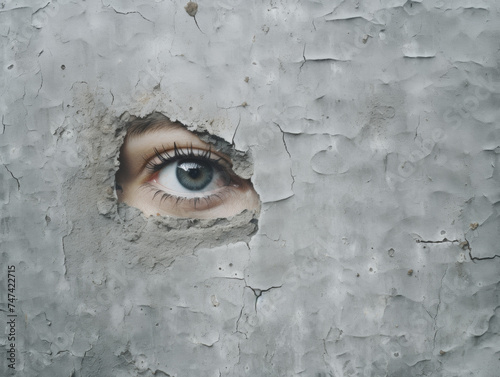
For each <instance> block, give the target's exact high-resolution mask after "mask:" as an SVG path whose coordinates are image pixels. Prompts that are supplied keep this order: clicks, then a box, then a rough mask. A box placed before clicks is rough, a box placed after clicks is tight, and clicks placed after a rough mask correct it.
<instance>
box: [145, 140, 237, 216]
mask: <svg viewBox="0 0 500 377" xmlns="http://www.w3.org/2000/svg"><path fill="white" fill-rule="evenodd" d="M162 148H163V149H164V151H163V152H160V151H159V150H158V149H157V148H154V154H155V156H156V157H157V158H158V159H159V160H160V161H161V162H160V163H156V162H154V160H153V159H151V160H149V161H147V160H146V161H147V163H146V168H147V169H148V170H150V171H151V172H152V174H154V173H157V172H159V171H160V170H161V169H163V168H164V167H165V166H167V165H168V164H171V163H173V162H175V161H178V160H181V159H184V158H198V159H203V160H206V161H209V162H210V164H212V165H214V168H215V169H220V170H222V171H226V172H227V169H228V168H229V169H230V167H228V168H225V167H224V166H222V165H221V164H219V161H221V160H222V161H225V160H224V159H223V158H222V157H219V158H217V159H214V158H212V157H211V156H212V148H211V147H209V149H208V150H200V149H194V148H193V145H192V144H191V146H190V147H189V148H179V147H178V146H177V144H176V143H175V142H174V155H173V156H171V155H170V154H169V153H168V152H167V151H165V149H166V148H165V147H164V146H162ZM228 175H229V176H230V177H231V182H232V181H233V174H230V173H228ZM227 187H228V186H226V187H225V188H224V189H222V190H220V191H219V192H217V193H213V194H210V195H207V196H203V197H193V198H187V197H183V196H177V195H172V194H169V193H168V192H165V191H163V190H161V189H159V188H158V187H156V186H155V185H153V184H151V183H150V182H149V181H148V182H145V183H144V184H143V185H142V186H141V188H143V189H148V190H150V191H152V192H153V193H154V194H153V200H155V199H156V197H157V196H160V205H161V204H162V203H163V202H165V201H167V200H173V199H175V203H174V204H175V205H179V204H181V203H182V202H185V201H187V202H190V204H192V206H193V208H194V209H196V206H197V204H198V203H199V202H200V201H202V200H203V201H205V203H206V204H207V206H210V204H211V203H212V201H213V200H215V199H218V200H219V201H220V202H224V197H225V195H227V194H228V190H227Z"/></svg>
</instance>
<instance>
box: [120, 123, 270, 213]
mask: <svg viewBox="0 0 500 377" xmlns="http://www.w3.org/2000/svg"><path fill="white" fill-rule="evenodd" d="M152 124H153V125H154V127H153V126H151V129H150V130H149V132H145V130H144V129H142V132H140V133H134V132H132V133H130V134H129V133H127V136H126V138H125V142H124V145H123V146H122V150H121V155H120V169H119V171H118V173H117V193H118V199H119V201H121V202H125V203H127V204H128V205H130V206H133V207H136V208H139V209H140V210H141V211H142V212H143V213H144V214H145V215H147V216H150V215H164V216H174V217H185V218H200V219H203V218H219V217H229V216H233V215H236V214H238V213H240V212H242V211H243V210H245V209H248V210H257V209H258V208H259V203H260V201H259V199H258V195H257V193H256V192H255V190H254V189H253V187H252V184H251V182H250V180H248V179H243V178H241V177H239V176H238V175H237V174H235V173H234V171H233V170H232V162H231V159H230V157H229V156H228V155H226V154H224V153H222V152H220V151H218V150H216V148H214V147H213V146H212V145H211V144H209V143H206V142H203V141H202V140H201V139H200V138H199V137H198V136H196V135H195V134H193V133H191V132H189V131H187V130H186V129H185V128H182V127H179V125H177V124H172V123H170V122H169V121H167V120H164V121H163V122H162V123H152Z"/></svg>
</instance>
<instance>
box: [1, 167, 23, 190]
mask: <svg viewBox="0 0 500 377" xmlns="http://www.w3.org/2000/svg"><path fill="white" fill-rule="evenodd" d="M3 166H4V168H5V169H6V170H7V171H8V172H9V173H10V175H11V176H12V178H14V179H15V180H16V182H17V191H20V190H21V184H20V183H19V179H18V178H16V177H15V176H14V174H13V173H12V172H11V171H10V170H9V168H8V167H7V165H5V164H4V165H3Z"/></svg>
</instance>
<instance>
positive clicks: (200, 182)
mask: <svg viewBox="0 0 500 377" xmlns="http://www.w3.org/2000/svg"><path fill="white" fill-rule="evenodd" d="M176 175H177V180H178V181H179V183H180V184H181V185H182V186H184V187H185V188H186V189H188V190H191V191H199V190H203V189H204V188H205V187H207V186H208V185H209V184H210V182H212V179H213V177H214V168H213V167H212V165H211V164H210V163H208V162H206V161H197V160H193V159H187V160H183V161H179V163H178V164H177V169H176Z"/></svg>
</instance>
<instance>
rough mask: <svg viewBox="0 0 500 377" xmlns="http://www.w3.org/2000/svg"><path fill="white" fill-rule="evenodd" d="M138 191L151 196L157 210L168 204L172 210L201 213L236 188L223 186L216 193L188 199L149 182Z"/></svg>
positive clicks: (169, 209) (216, 204)
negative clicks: (156, 204)
mask: <svg viewBox="0 0 500 377" xmlns="http://www.w3.org/2000/svg"><path fill="white" fill-rule="evenodd" d="M139 189H141V191H142V190H145V191H146V192H147V193H148V195H151V201H152V202H154V203H157V202H159V203H158V209H159V210H161V209H162V206H165V205H167V204H165V203H166V202H168V205H170V206H171V207H172V208H174V209H176V208H178V209H180V210H185V211H189V210H197V211H203V210H208V209H211V208H213V207H215V206H218V205H220V204H222V203H223V202H224V201H225V200H226V199H227V198H228V197H229V196H231V195H232V194H233V193H234V190H236V188H234V187H232V186H225V187H222V188H221V189H220V190H217V191H216V192H212V193H209V194H208V195H205V196H195V197H191V198H189V197H184V196H177V195H174V194H171V193H169V192H167V191H164V190H162V189H160V188H159V187H158V186H156V185H154V184H153V183H151V182H146V183H145V184H143V185H141V186H140V187H139ZM172 208H168V211H171V209H172Z"/></svg>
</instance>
